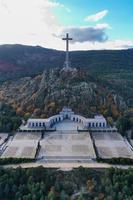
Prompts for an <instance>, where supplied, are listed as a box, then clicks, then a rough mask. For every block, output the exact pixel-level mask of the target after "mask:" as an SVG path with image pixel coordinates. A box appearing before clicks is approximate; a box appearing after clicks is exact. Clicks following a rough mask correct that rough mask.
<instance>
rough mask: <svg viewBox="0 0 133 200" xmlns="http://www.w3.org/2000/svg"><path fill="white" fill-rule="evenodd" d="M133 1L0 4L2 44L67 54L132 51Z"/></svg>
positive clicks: (17, 0) (9, 0) (7, 0)
mask: <svg viewBox="0 0 133 200" xmlns="http://www.w3.org/2000/svg"><path fill="white" fill-rule="evenodd" d="M132 10H133V0H116V1H115V0H0V44H25V45H32V46H36V45H39V46H43V47H46V48H52V49H59V50H65V42H64V41H63V40H62V37H64V36H65V34H66V33H69V35H70V36H71V37H72V38H73V41H71V44H70V50H95V49H127V48H133V25H132V19H133V16H132V15H133V14H132Z"/></svg>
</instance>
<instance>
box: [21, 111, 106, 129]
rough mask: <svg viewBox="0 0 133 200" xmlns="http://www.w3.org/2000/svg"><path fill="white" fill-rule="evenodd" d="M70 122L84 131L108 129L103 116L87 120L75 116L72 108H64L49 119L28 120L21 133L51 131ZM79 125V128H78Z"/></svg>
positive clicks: (22, 126)
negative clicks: (63, 123)
mask: <svg viewBox="0 0 133 200" xmlns="http://www.w3.org/2000/svg"><path fill="white" fill-rule="evenodd" d="M65 121H70V122H73V124H74V123H76V124H77V129H78V127H81V126H80V124H81V125H82V129H83V130H86V129H106V128H107V121H106V119H105V118H104V117H103V116H102V115H96V116H95V117H94V118H85V117H83V116H81V115H77V114H75V113H74V112H73V111H72V110H71V109H70V108H67V107H64V108H63V109H62V111H61V112H60V113H59V114H57V115H54V116H52V117H49V118H47V119H28V121H27V124H26V125H21V126H20V131H22V132H23V131H24V132H25V131H29V132H30V131H39V130H40V131H41V130H50V129H51V128H53V127H55V125H56V124H59V123H62V122H65ZM78 124H79V126H78Z"/></svg>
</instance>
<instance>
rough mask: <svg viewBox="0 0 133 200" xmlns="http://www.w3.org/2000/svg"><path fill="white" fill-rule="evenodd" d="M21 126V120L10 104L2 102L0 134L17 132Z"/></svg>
mask: <svg viewBox="0 0 133 200" xmlns="http://www.w3.org/2000/svg"><path fill="white" fill-rule="evenodd" d="M20 124H21V118H20V116H18V115H17V114H16V111H15V110H14V109H13V108H12V107H11V106H10V105H8V104H5V103H3V102H0V132H10V131H13V130H16V129H17V128H18V127H19V126H20Z"/></svg>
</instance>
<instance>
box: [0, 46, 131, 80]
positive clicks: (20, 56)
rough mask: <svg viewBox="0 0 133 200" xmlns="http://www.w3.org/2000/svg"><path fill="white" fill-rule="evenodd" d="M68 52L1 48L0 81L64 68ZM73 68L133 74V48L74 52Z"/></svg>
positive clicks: (28, 48) (92, 71)
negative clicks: (50, 69)
mask: <svg viewBox="0 0 133 200" xmlns="http://www.w3.org/2000/svg"><path fill="white" fill-rule="evenodd" d="M64 59H65V52H63V51H57V50H52V49H46V48H42V47H39V46H36V47H32V46H24V45H1V46H0V81H5V80H8V79H16V78H18V77H25V76H35V75H37V74H40V73H41V72H43V71H44V70H45V69H49V68H57V67H58V68H61V67H62V66H63V63H64ZM71 63H72V67H78V68H87V69H89V70H90V71H91V73H97V74H99V73H100V74H103V72H104V73H122V72H128V73H129V75H130V72H131V73H132V71H133V49H130V50H99V51H73V52H71Z"/></svg>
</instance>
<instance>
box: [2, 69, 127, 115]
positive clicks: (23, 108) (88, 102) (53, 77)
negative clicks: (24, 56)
mask: <svg viewBox="0 0 133 200" xmlns="http://www.w3.org/2000/svg"><path fill="white" fill-rule="evenodd" d="M0 101H4V102H6V103H8V104H10V105H11V106H12V107H13V108H15V110H16V111H17V113H18V114H20V115H22V116H25V117H29V116H31V115H33V116H38V117H47V116H50V115H53V114H55V113H57V112H59V111H60V110H61V108H62V107H63V106H65V105H67V106H70V107H71V108H72V109H73V110H74V111H75V112H77V113H80V114H83V115H84V116H89V115H91V114H93V113H103V114H104V115H105V116H113V118H117V117H119V116H120V115H121V112H122V111H124V110H125V109H126V108H127V106H128V105H127V104H126V101H125V100H124V99H123V97H121V96H120V95H119V94H118V93H117V92H116V91H115V90H112V89H109V87H108V86H107V84H106V83H105V84H104V83H103V81H100V79H97V78H95V77H93V76H92V75H91V74H90V72H89V71H88V70H77V71H74V72H61V71H60V70H58V69H54V70H47V71H44V72H43V74H41V75H38V76H36V77H34V78H31V77H26V78H21V79H17V80H13V81H7V82H4V83H3V84H2V85H1V86H0Z"/></svg>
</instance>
